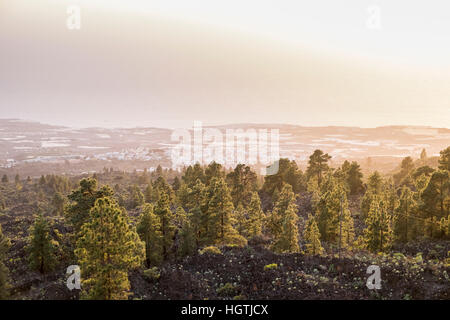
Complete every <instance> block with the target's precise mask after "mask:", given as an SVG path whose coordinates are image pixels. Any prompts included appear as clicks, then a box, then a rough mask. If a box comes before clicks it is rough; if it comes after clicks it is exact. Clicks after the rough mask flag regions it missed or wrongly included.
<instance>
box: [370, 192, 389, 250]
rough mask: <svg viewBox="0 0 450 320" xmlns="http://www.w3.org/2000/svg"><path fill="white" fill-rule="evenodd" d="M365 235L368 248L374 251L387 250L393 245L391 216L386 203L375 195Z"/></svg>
mask: <svg viewBox="0 0 450 320" xmlns="http://www.w3.org/2000/svg"><path fill="white" fill-rule="evenodd" d="M366 226H367V228H366V229H364V237H365V242H366V246H367V248H368V249H369V250H370V251H372V252H386V251H387V250H388V249H389V248H390V247H391V245H392V239H393V232H392V229H391V217H390V215H389V214H388V212H387V209H386V204H385V203H384V202H383V201H380V200H379V198H378V197H374V199H373V201H372V204H371V206H370V211H369V214H368V216H367V219H366Z"/></svg>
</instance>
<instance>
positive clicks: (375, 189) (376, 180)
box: [361, 171, 383, 219]
mask: <svg viewBox="0 0 450 320" xmlns="http://www.w3.org/2000/svg"><path fill="white" fill-rule="evenodd" d="M382 193H383V178H382V177H381V175H380V173H379V172H378V171H375V172H374V173H372V174H371V175H370V176H369V179H368V182H367V190H366V193H365V194H364V196H363V198H362V199H361V217H362V218H363V219H365V218H367V215H368V214H369V210H370V205H371V203H372V201H373V199H374V197H375V196H381V195H382Z"/></svg>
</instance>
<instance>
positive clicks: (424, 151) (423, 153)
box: [420, 148, 427, 163]
mask: <svg viewBox="0 0 450 320" xmlns="http://www.w3.org/2000/svg"><path fill="white" fill-rule="evenodd" d="M426 160H427V150H425V148H424V149H422V152H421V153H420V161H421V162H422V163H425V161H426Z"/></svg>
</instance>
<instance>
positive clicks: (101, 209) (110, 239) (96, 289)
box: [75, 197, 145, 300]
mask: <svg viewBox="0 0 450 320" xmlns="http://www.w3.org/2000/svg"><path fill="white" fill-rule="evenodd" d="M144 248H145V245H144V243H143V242H141V241H140V240H139V236H138V234H137V232H136V231H135V229H134V228H132V227H131V226H130V224H129V221H128V215H127V214H126V212H125V210H122V209H121V208H119V206H118V205H117V203H116V202H115V201H114V200H113V199H112V198H110V197H104V198H99V199H97V200H96V202H95V205H94V207H93V208H92V209H91V210H90V212H89V219H88V221H87V222H86V223H85V224H84V225H83V226H82V228H81V231H80V237H79V239H78V241H77V248H76V250H75V255H76V257H77V258H78V261H79V264H80V267H81V270H82V272H83V283H82V287H83V288H84V293H83V297H84V298H87V299H94V300H118V299H127V297H128V296H129V295H130V293H129V290H130V284H129V281H128V271H129V270H130V269H132V268H137V267H139V266H140V265H141V264H142V262H143V260H144V257H145V249H144Z"/></svg>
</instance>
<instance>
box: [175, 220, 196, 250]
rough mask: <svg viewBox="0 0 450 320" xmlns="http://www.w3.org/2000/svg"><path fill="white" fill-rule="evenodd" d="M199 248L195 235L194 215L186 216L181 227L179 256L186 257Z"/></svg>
mask: <svg viewBox="0 0 450 320" xmlns="http://www.w3.org/2000/svg"><path fill="white" fill-rule="evenodd" d="M196 250H197V243H196V237H195V229H194V227H193V223H192V215H191V214H189V215H187V216H186V219H183V221H182V225H181V229H180V244H179V246H178V250H177V253H178V256H179V257H185V256H189V255H192V254H194V253H195V251H196Z"/></svg>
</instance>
